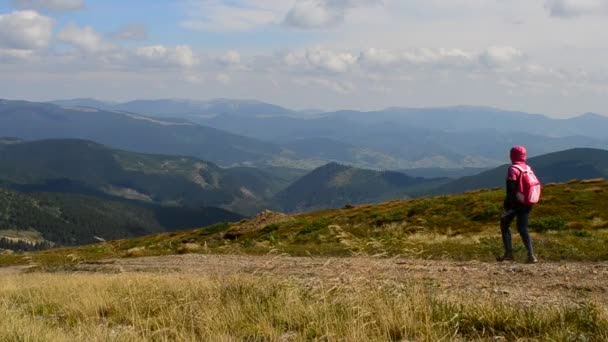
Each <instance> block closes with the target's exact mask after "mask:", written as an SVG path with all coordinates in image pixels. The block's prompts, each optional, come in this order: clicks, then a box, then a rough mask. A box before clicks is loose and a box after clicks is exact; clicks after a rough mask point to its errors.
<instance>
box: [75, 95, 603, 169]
mask: <svg viewBox="0 0 608 342" xmlns="http://www.w3.org/2000/svg"><path fill="white" fill-rule="evenodd" d="M89 102H90V101H89V100H87V101H85V102H83V103H89ZM121 106H122V107H121ZM112 108H115V109H126V110H130V111H134V112H138V113H141V114H148V113H154V115H159V113H164V115H167V116H171V117H172V120H174V121H175V120H178V118H182V119H185V120H188V121H191V122H195V123H198V124H202V125H204V126H209V127H213V128H216V129H218V130H222V131H226V132H231V133H233V134H237V135H239V136H246V137H249V138H254V139H258V140H262V141H268V142H269V143H270V144H271V145H273V146H274V147H275V149H274V150H272V149H271V148H270V147H268V148H262V149H261V150H262V151H261V152H263V153H261V154H264V155H265V156H264V157H261V158H255V157H250V156H242V155H241V156H237V157H236V158H234V159H237V160H239V161H240V162H241V164H245V165H260V164H261V163H266V164H270V165H280V166H288V167H295V168H306V169H312V168H314V167H318V166H320V165H323V164H325V163H327V162H331V161H334V162H338V163H342V164H349V165H354V166H357V167H362V168H371V169H391V170H399V169H412V168H447V169H462V168H490V167H496V166H498V165H500V164H501V163H502V162H503V161H504V159H505V152H504V151H505V150H507V149H508V148H510V147H511V146H512V145H515V144H525V145H526V146H528V147H529V150H530V153H531V156H538V155H542V154H546V153H551V152H556V151H560V150H564V149H569V148H575V147H588V148H607V147H608V136H607V135H606V134H605V132H606V131H608V117H605V116H601V115H598V114H591V113H587V114H584V115H582V116H579V117H576V118H571V119H552V118H549V117H547V116H544V115H541V114H530V113H524V112H516V111H507V110H499V109H495V108H488V107H473V106H457V107H443V108H387V109H384V110H379V111H370V112H362V111H352V110H349V111H335V112H328V113H318V112H315V113H314V115H306V114H303V113H301V112H295V111H291V110H288V109H285V108H282V107H279V106H273V105H270V104H265V103H260V102H256V101H242V100H212V101H190V100H157V101H133V102H128V103H125V104H116V105H113V107H112ZM150 111H151V112H150ZM194 113H196V114H194ZM182 123H183V121H182ZM239 146H242V145H239ZM279 146H280V147H279ZM121 147H122V146H121ZM277 148H278V149H279V151H277ZM270 150H272V151H273V152H270ZM148 152H150V151H148ZM162 152H163V153H170V152H168V151H162ZM250 152H251V151H250ZM267 152H270V153H267ZM191 153H192V152H189V153H186V154H188V155H192V154H191ZM182 154H184V153H182ZM269 154H270V155H272V157H271V156H270V155H269ZM227 155H232V154H227ZM196 156H197V157H201V158H204V159H207V160H212V161H218V160H216V159H214V158H212V157H215V156H201V155H196ZM243 160H245V161H243ZM260 160H264V162H260ZM269 160H271V161H269ZM218 162H219V163H220V164H222V165H225V164H226V163H225V162H224V161H221V162H220V161H218ZM247 162H249V163H250V164H247Z"/></svg>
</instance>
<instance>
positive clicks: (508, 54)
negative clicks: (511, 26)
mask: <svg viewBox="0 0 608 342" xmlns="http://www.w3.org/2000/svg"><path fill="white" fill-rule="evenodd" d="M523 56H524V54H523V52H522V51H520V50H518V49H516V48H514V47H511V46H494V47H490V48H488V49H486V51H484V52H483V53H482V54H481V55H480V56H479V61H480V62H481V64H483V65H486V66H489V67H501V66H505V65H508V64H511V63H513V62H515V61H517V60H519V59H521V58H522V57H523Z"/></svg>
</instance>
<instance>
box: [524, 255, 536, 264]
mask: <svg viewBox="0 0 608 342" xmlns="http://www.w3.org/2000/svg"><path fill="white" fill-rule="evenodd" d="M537 262H538V259H537V258H536V257H535V256H534V255H528V260H526V263H527V264H536V263H537Z"/></svg>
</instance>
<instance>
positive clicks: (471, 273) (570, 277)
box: [76, 254, 608, 306]
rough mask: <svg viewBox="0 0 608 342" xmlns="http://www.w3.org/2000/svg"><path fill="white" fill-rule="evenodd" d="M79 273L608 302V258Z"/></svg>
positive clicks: (140, 263) (230, 261)
mask: <svg viewBox="0 0 608 342" xmlns="http://www.w3.org/2000/svg"><path fill="white" fill-rule="evenodd" d="M76 271H85V272H86V271H90V272H171V273H173V272H176V273H188V274H206V275H230V274H239V273H246V274H271V275H277V276H284V277H290V278H293V279H296V280H297V281H304V282H311V281H324V282H339V283H349V282H356V281H398V282H404V281H408V280H416V281H422V282H424V283H426V284H429V285H432V286H436V287H439V289H440V290H442V292H444V293H452V292H454V291H455V292H458V293H465V294H470V295H473V296H480V297H484V296H487V297H500V298H504V299H507V300H508V301H512V302H514V303H517V304H522V305H526V306H527V305H553V304H578V303H582V302H583V301H585V300H588V299H594V300H596V301H600V302H602V303H606V304H608V262H603V263H574V262H563V263H539V264H536V265H526V264H519V263H502V264H499V263H481V262H472V261H469V262H456V261H435V260H415V259H377V258H363V257H357V258H321V257H287V256H244V255H198V254H189V255H176V256H162V257H145V258H135V259H113V260H106V261H102V262H96V263H90V264H86V263H85V264H80V265H78V266H77V268H76Z"/></svg>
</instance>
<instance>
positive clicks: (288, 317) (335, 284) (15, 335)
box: [0, 270, 608, 341]
mask: <svg viewBox="0 0 608 342" xmlns="http://www.w3.org/2000/svg"><path fill="white" fill-rule="evenodd" d="M370 271H371V270H370ZM372 279H374V277H373V272H372V273H370V276H369V277H368V278H365V279H355V280H352V279H351V280H340V279H333V280H324V281H320V280H310V281H305V280H296V279H287V278H278V277H272V276H252V275H242V274H241V275H234V276H216V277H209V276H203V277H197V276H192V275H183V274H179V275H178V274H164V275H163V274H118V275H107V274H105V275H104V274H61V273H57V274H25V275H11V276H5V277H3V278H2V279H0V315H1V317H2V319H1V320H0V332H1V334H0V336H1V337H0V340H2V341H82V340H87V341H391V340H392V341H405V340H415V341H440V340H444V341H445V340H467V341H469V340H493V339H494V340H496V339H501V338H504V339H507V340H514V339H516V338H531V339H542V340H559V341H562V340H585V341H602V340H606V339H608V308H607V307H605V306H602V305H601V304H597V303H593V302H590V301H589V302H585V303H582V304H580V305H579V306H577V307H566V306H551V307H549V306H547V307H534V308H530V307H527V308H526V307H517V306H511V305H507V304H506V303H505V302H501V301H500V300H497V299H495V298H484V297H480V296H471V295H468V296H467V295H464V294H458V293H449V294H448V293H445V292H444V293H440V292H439V291H437V290H436V289H434V288H433V287H432V286H429V285H425V284H424V283H421V282H418V283H414V282H410V283H403V282H397V281H390V280H378V281H374V280H372Z"/></svg>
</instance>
